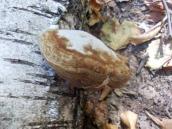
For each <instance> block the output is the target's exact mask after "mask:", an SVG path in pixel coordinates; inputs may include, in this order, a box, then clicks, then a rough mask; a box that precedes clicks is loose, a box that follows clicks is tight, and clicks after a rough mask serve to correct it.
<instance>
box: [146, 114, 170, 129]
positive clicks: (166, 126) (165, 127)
mask: <svg viewBox="0 0 172 129" xmlns="http://www.w3.org/2000/svg"><path fill="white" fill-rule="evenodd" d="M146 114H147V115H148V116H149V117H150V118H151V119H152V120H153V121H154V122H155V123H156V124H157V125H158V126H160V127H161V129H172V119H162V120H160V119H159V118H157V117H155V116H153V115H151V114H150V113H149V112H146Z"/></svg>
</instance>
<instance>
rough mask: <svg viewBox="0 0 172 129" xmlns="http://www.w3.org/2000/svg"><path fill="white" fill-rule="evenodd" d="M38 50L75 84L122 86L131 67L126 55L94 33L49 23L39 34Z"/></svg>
mask: <svg viewBox="0 0 172 129" xmlns="http://www.w3.org/2000/svg"><path fill="white" fill-rule="evenodd" d="M40 48H41V52H42V54H43V55H44V57H45V58H46V60H47V61H48V63H49V64H50V65H51V66H52V67H53V68H54V69H55V70H56V71H57V73H58V75H59V76H61V77H62V78H64V79H66V80H68V81H69V82H70V84H73V86H74V87H79V88H83V89H98V90H100V89H105V90H103V91H102V93H103V97H102V98H101V99H104V98H105V97H106V96H107V95H108V93H109V92H110V90H106V88H104V87H107V86H108V87H110V88H109V89H114V88H119V87H121V86H123V85H124V84H125V83H126V82H127V81H128V80H129V78H130V75H131V70H130V68H129V67H128V64H127V61H126V58H125V57H123V56H121V55H119V54H117V53H115V52H114V51H113V50H112V49H110V48H109V47H107V46H106V45H105V44H104V43H103V42H102V41H101V40H99V39H98V38H96V37H95V36H93V35H91V34H89V33H87V32H84V31H81V30H58V29H57V27H50V28H49V29H47V30H46V31H45V32H43V34H42V35H41V42H40Z"/></svg>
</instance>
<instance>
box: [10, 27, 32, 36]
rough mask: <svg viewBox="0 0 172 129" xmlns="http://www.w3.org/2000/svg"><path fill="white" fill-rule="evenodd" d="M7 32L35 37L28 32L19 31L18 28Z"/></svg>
mask: <svg viewBox="0 0 172 129" xmlns="http://www.w3.org/2000/svg"><path fill="white" fill-rule="evenodd" d="M9 31H11V32H15V33H21V34H26V35H35V34H33V33H30V32H27V31H24V30H20V29H19V28H17V29H13V30H12V29H11V30H9Z"/></svg>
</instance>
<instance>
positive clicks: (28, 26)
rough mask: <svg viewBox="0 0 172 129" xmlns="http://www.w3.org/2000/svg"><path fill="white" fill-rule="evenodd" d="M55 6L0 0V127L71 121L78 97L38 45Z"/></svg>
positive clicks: (62, 127)
mask: <svg viewBox="0 0 172 129" xmlns="http://www.w3.org/2000/svg"><path fill="white" fill-rule="evenodd" d="M59 2H61V1H59ZM61 3H62V4H63V3H64V2H61ZM58 8H59V3H58V2H56V1H53V0H14V1H13V0H0V129H30V128H35V129H38V128H40V129H42V128H46V129H48V128H53V129H56V128H57V129H70V128H73V127H74V126H75V121H76V120H75V119H76V117H75V116H76V115H75V113H76V112H77V109H76V108H77V106H76V102H77V101H78V100H77V97H75V95H74V93H73V92H72V91H70V90H69V88H68V87H65V86H64V83H65V82H64V81H63V80H61V79H59V78H58V76H57V75H56V74H55V73H54V71H53V70H52V69H51V68H50V67H49V66H48V65H47V63H46V62H45V61H44V59H43V57H42V55H41V54H40V50H39V46H38V35H39V33H40V32H41V31H42V30H44V29H45V28H47V27H48V26H49V23H50V19H51V18H53V17H55V16H58V15H59V14H58V13H59V12H58V10H59V9H58Z"/></svg>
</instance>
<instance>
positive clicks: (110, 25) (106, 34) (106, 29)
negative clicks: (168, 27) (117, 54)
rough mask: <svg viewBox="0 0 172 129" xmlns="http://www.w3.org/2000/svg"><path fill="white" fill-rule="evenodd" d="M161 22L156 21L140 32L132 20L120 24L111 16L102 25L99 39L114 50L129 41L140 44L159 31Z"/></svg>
mask: <svg viewBox="0 0 172 129" xmlns="http://www.w3.org/2000/svg"><path fill="white" fill-rule="evenodd" d="M163 23H164V22H160V23H158V24H157V25H155V26H154V27H153V28H152V29H150V30H149V31H148V32H145V33H143V34H142V33H141V32H140V29H139V27H138V26H137V25H136V24H135V23H134V22H131V21H124V22H123V23H122V24H120V23H119V22H118V20H117V19H116V18H113V19H112V20H109V21H107V22H106V23H105V24H104V25H103V27H102V29H101V32H102V33H101V39H102V40H103V41H104V42H105V43H106V44H107V45H108V46H109V47H111V48H112V49H114V50H117V49H121V48H123V47H125V46H126V45H128V44H129V43H132V44H135V45H137V44H141V43H144V42H146V41H149V40H150V39H152V38H153V37H154V36H155V35H156V34H157V33H158V32H159V31H160V29H161V27H162V25H163Z"/></svg>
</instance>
